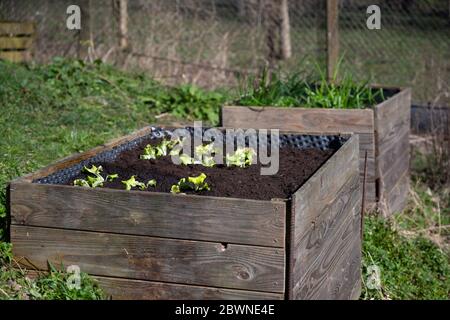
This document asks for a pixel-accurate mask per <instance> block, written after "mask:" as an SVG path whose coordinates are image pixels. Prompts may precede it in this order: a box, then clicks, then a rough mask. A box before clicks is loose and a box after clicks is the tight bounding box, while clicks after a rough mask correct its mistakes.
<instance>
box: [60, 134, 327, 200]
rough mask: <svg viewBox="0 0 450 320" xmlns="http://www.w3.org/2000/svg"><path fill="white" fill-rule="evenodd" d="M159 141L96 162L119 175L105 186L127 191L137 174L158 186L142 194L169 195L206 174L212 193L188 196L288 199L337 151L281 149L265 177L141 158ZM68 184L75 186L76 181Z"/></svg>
mask: <svg viewBox="0 0 450 320" xmlns="http://www.w3.org/2000/svg"><path fill="white" fill-rule="evenodd" d="M158 142H159V141H158V140H147V141H143V142H142V143H141V144H140V145H139V146H138V147H136V148H134V149H132V150H129V151H124V152H122V153H121V154H120V155H119V156H118V157H117V158H116V160H115V161H113V162H105V163H95V165H101V166H102V167H103V172H102V176H104V177H106V175H107V174H115V173H117V174H118V175H119V178H117V179H116V180H114V181H112V182H105V183H104V187H106V188H114V189H124V188H125V185H124V184H123V183H122V182H121V181H122V180H127V179H129V178H130V177H131V176H132V175H135V176H136V180H138V181H142V182H147V181H148V180H150V179H156V181H157V186H156V187H149V188H148V189H147V190H143V191H142V192H155V191H156V192H170V188H171V186H172V185H173V184H177V183H178V181H179V180H180V179H181V178H185V177H188V176H197V175H199V174H200V173H202V172H203V173H205V174H206V176H207V178H206V180H205V181H206V182H207V183H208V185H209V187H210V189H211V190H210V191H200V192H193V191H192V192H189V191H188V192H186V193H188V194H197V195H207V196H220V197H232V198H246V199H258V200H270V199H272V198H284V199H287V198H290V197H291V195H292V194H293V193H294V192H295V191H296V190H297V189H298V188H299V187H300V186H301V185H302V184H303V183H304V182H305V181H306V180H308V178H309V177H310V176H311V175H312V174H313V173H314V172H315V171H316V170H317V169H318V168H320V166H321V165H322V164H323V163H324V162H325V161H326V160H327V159H328V158H329V157H330V156H331V155H332V154H333V153H334V150H326V151H324V150H320V149H303V150H300V149H297V148H291V147H286V148H281V149H280V167H279V170H278V173H277V174H275V175H269V176H267V175H266V176H264V175H261V174H260V173H261V164H260V163H257V164H252V165H251V166H250V167H247V168H238V167H227V166H225V165H216V166H215V167H212V168H207V167H204V166H202V165H187V166H185V165H175V164H173V163H172V160H171V157H170V156H167V157H161V158H158V159H156V160H142V159H139V156H140V155H141V154H143V150H144V147H145V146H146V145H147V144H156V143H158ZM78 178H83V179H85V178H86V174H84V173H81V174H80V175H79V176H77V177H76V178H75V179H78ZM67 184H69V185H72V184H73V180H71V181H68V182H67ZM133 190H139V189H138V188H133Z"/></svg>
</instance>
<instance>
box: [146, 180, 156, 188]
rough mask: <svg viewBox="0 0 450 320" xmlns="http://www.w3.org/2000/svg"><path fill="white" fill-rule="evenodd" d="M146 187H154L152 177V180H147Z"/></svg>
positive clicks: (154, 183) (154, 181) (154, 182)
mask: <svg viewBox="0 0 450 320" xmlns="http://www.w3.org/2000/svg"><path fill="white" fill-rule="evenodd" d="M148 187H156V180H155V179H152V180H148V182H147V188H148Z"/></svg>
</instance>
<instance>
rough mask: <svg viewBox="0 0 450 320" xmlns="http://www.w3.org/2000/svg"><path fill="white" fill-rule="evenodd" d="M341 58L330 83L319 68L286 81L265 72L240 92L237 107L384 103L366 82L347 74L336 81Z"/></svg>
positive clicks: (354, 106)
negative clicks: (313, 72) (312, 73)
mask: <svg viewBox="0 0 450 320" xmlns="http://www.w3.org/2000/svg"><path fill="white" fill-rule="evenodd" d="M341 63H342V58H341V59H340V61H339V62H338V65H337V67H336V70H335V73H334V75H333V78H332V79H331V81H328V79H327V76H326V72H325V70H324V69H323V68H321V67H320V66H319V65H318V64H317V65H316V69H317V74H318V75H315V76H312V75H308V74H306V73H304V72H303V73H296V74H293V75H291V76H288V77H282V76H280V75H277V74H273V75H271V76H270V77H269V75H268V72H267V71H266V70H264V72H263V73H262V75H261V77H260V78H259V81H256V80H257V79H255V78H253V79H250V81H249V83H248V84H247V85H245V86H244V88H241V90H240V94H241V96H240V98H239V99H238V100H237V101H236V104H238V105H241V106H267V105H271V106H276V107H306V108H342V109H360V108H366V107H370V106H373V105H375V104H376V103H377V102H378V101H380V100H381V101H382V100H384V99H385V97H384V94H383V90H382V89H373V88H371V87H370V86H369V85H368V81H365V82H359V81H356V80H355V79H354V78H353V76H352V75H351V74H350V73H342V76H340V77H338V74H339V70H340V66H341Z"/></svg>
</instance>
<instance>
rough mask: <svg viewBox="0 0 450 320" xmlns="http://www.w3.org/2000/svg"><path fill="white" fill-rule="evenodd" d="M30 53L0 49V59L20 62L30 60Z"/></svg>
mask: <svg viewBox="0 0 450 320" xmlns="http://www.w3.org/2000/svg"><path fill="white" fill-rule="evenodd" d="M30 58H31V53H30V52H29V51H0V59H3V60H7V61H11V62H22V61H26V60H30Z"/></svg>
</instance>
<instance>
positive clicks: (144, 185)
mask: <svg viewBox="0 0 450 320" xmlns="http://www.w3.org/2000/svg"><path fill="white" fill-rule="evenodd" d="M122 183H123V184H124V185H125V190H127V191H130V190H131V188H134V187H139V189H141V190H145V189H147V188H148V187H156V180H155V179H151V180H149V181H148V182H147V183H144V182H140V181H137V180H136V176H131V178H130V179H128V180H125V181H122Z"/></svg>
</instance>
